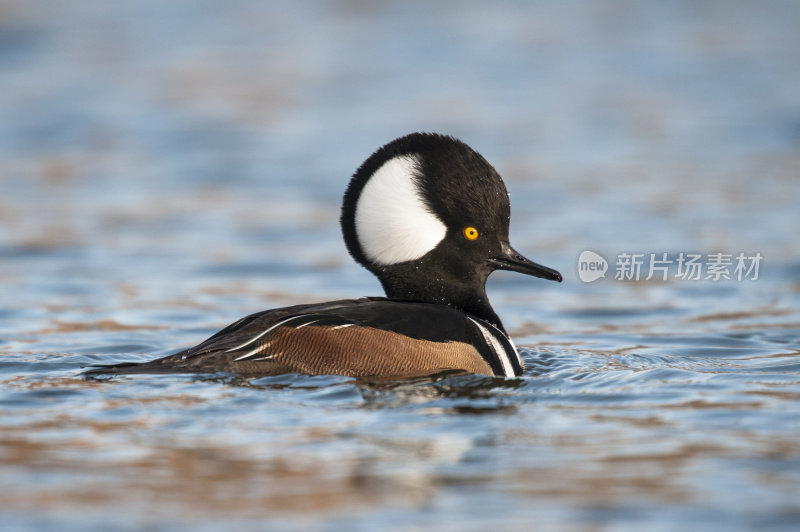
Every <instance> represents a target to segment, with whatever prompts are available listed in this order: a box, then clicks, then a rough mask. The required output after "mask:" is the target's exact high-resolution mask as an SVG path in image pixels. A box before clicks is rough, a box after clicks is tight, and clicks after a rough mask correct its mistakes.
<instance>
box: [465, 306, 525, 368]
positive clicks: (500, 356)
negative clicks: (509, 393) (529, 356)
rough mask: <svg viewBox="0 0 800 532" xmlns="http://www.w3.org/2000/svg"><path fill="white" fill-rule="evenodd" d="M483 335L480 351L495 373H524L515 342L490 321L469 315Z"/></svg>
mask: <svg viewBox="0 0 800 532" xmlns="http://www.w3.org/2000/svg"><path fill="white" fill-rule="evenodd" d="M467 319H468V320H469V321H470V322H472V324H473V325H474V326H475V328H476V329H477V330H478V331H479V332H480V334H481V336H482V337H483V346H481V347H482V348H479V349H478V351H479V352H480V353H481V355H482V356H483V358H484V359H485V360H486V361H487V362H488V363H489V365H490V366H491V367H492V371H494V373H495V375H498V376H503V377H519V376H520V375H522V369H523V367H524V366H523V364H522V359H521V358H520V356H519V353H518V352H517V348H516V346H514V342H513V341H511V338H509V337H508V336H506V335H505V334H504V333H503V331H501V330H500V329H498V328H497V327H495V326H494V325H492V324H491V323H489V322H486V321H483V320H481V319H478V318H473V317H472V316H467Z"/></svg>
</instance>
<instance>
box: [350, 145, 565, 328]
mask: <svg viewBox="0 0 800 532" xmlns="http://www.w3.org/2000/svg"><path fill="white" fill-rule="evenodd" d="M510 217H511V207H510V204H509V201H508V193H507V192H506V188H505V185H504V184H503V180H502V179H501V178H500V176H499V175H498V173H497V171H495V169H494V168H493V167H492V166H491V165H490V164H489V163H488V162H487V161H486V159H484V158H483V157H482V156H481V155H480V154H479V153H477V152H476V151H474V150H473V149H472V148H470V147H469V146H467V145H466V144H464V143H463V142H461V141H459V140H457V139H454V138H452V137H449V136H444V135H438V134H429V133H413V134H411V135H407V136H405V137H402V138H399V139H396V140H393V141H392V142H390V143H388V144H386V145H385V146H383V147H382V148H380V149H378V150H377V151H376V152H375V153H373V154H372V155H371V156H370V157H369V158H368V159H367V160H366V161H365V162H364V163H363V164H362V165H361V167H360V168H359V169H358V170H357V171H356V173H355V174H354V175H353V178H352V180H351V181H350V184H349V186H348V187H347V191H346V192H345V195H344V201H343V204H342V215H341V224H342V232H343V234H344V240H345V243H346V245H347V249H348V251H349V252H350V254H351V255H352V256H353V258H354V259H355V260H356V261H358V262H359V263H360V264H361V265H363V266H364V267H365V268H367V269H368V270H369V271H371V272H372V273H374V274H375V275H376V276H377V277H378V279H380V281H381V284H382V285H383V288H384V290H385V291H386V296H387V297H389V298H391V299H401V300H413V301H424V302H431V303H441V304H446V305H449V306H452V307H455V308H458V309H461V310H463V311H465V312H468V313H470V314H474V315H476V316H477V317H479V318H482V319H485V320H487V321H489V322H491V323H493V324H494V325H497V326H498V327H501V328H502V325H501V324H500V320H499V319H498V318H497V315H496V314H495V313H494V311H493V310H492V308H491V306H490V305H489V301H488V299H487V298H486V290H485V285H486V278H487V277H488V276H489V274H490V273H492V272H493V271H495V270H511V271H515V272H519V273H524V274H527V275H532V276H534V277H540V278H542V279H549V280H552V281H559V282H560V281H561V274H560V273H558V272H557V271H555V270H553V269H550V268H547V267H545V266H542V265H540V264H536V263H535V262H532V261H530V260H528V259H526V258H525V257H524V256H522V255H521V254H519V253H517V252H516V251H515V250H514V248H512V247H511V245H510V244H509V241H508V224H509V220H510Z"/></svg>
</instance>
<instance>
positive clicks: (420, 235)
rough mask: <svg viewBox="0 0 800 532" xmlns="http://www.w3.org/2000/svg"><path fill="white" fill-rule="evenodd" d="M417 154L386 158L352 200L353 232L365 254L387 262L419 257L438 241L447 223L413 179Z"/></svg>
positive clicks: (443, 234)
mask: <svg viewBox="0 0 800 532" xmlns="http://www.w3.org/2000/svg"><path fill="white" fill-rule="evenodd" d="M416 165H417V158H416V157H414V156H412V155H405V156H400V157H395V158H393V159H389V160H388V161H386V162H385V163H384V164H383V166H381V167H380V168H379V169H378V170H377V171H376V172H375V173H374V174H373V175H372V177H371V178H370V179H369V181H367V183H366V185H364V188H363V190H362V191H361V195H360V196H359V198H358V201H357V202H356V214H355V225H356V235H357V236H358V242H359V243H360V244H361V248H362V249H363V250H364V254H365V255H366V256H367V258H368V259H369V260H371V261H373V262H375V263H376V264H380V265H389V264H396V263H398V262H405V261H409V260H414V259H418V258H420V257H422V256H423V255H425V254H426V253H427V252H429V251H430V250H432V249H433V248H435V247H436V246H437V244H439V242H441V241H442V239H443V238H444V237H445V235H446V234H447V227H446V226H445V225H444V223H442V221H441V220H440V219H439V218H438V217H437V216H436V215H435V214H433V213H432V212H431V211H430V210H429V209H428V207H427V206H426V205H425V202H424V201H423V200H422V197H421V194H422V193H421V192H420V190H419V188H418V186H417V184H416V183H415V182H414V171H415V167H416Z"/></svg>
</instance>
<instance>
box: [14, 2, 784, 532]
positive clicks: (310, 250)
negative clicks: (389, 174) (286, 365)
mask: <svg viewBox="0 0 800 532" xmlns="http://www.w3.org/2000/svg"><path fill="white" fill-rule="evenodd" d="M279 4H280V3H279ZM798 9H799V8H798V6H797V5H796V4H795V3H792V2H769V3H767V4H759V5H757V6H756V5H750V4H749V3H746V2H741V3H739V2H728V3H726V4H725V5H724V6H710V5H709V6H697V5H696V4H695V3H693V2H671V3H669V4H663V5H662V4H661V3H658V4H656V3H653V4H647V5H641V4H639V3H627V2H599V3H598V2H578V3H566V4H558V5H553V6H543V5H532V4H531V5H528V3H524V2H522V3H514V2H511V3H499V4H498V3H494V4H492V5H488V4H487V5H482V4H481V5H470V6H469V8H466V7H464V6H462V5H461V4H459V8H458V9H454V6H453V5H451V4H449V3H443V4H436V5H435V6H429V5H427V4H425V3H420V4H416V3H413V2H411V3H408V2H406V3H402V4H396V3H381V2H378V3H372V4H369V5H367V4H363V3H349V2H339V3H334V4H330V3H319V5H315V6H314V9H311V8H310V7H309V5H308V4H302V5H300V4H297V5H295V4H286V5H282V4H281V5H276V4H275V3H262V2H249V1H244V2H236V3H221V4H219V5H217V4H211V3H201V4H198V3H196V2H169V3H166V4H165V3H159V2H138V3H136V4H135V5H130V6H123V5H122V4H119V5H117V4H108V3H106V2H93V1H87V2H80V3H73V4H70V5H69V6H67V4H64V5H62V6H54V5H50V3H46V2H43V3H37V2H26V3H15V2H6V3H0V86H2V88H3V90H2V96H0V117H2V119H0V186H2V191H3V194H2V195H0V262H2V264H1V265H0V290H1V291H2V292H0V295H1V296H2V297H0V489H2V492H3V493H4V495H3V497H2V498H0V516H1V517H2V521H3V523H4V524H7V526H9V527H11V528H13V529H26V528H27V529H53V528H58V529H60V530H108V529H132V530H138V529H141V528H152V529H155V530H162V529H163V530H170V529H183V528H185V527H186V526H187V525H190V526H192V527H193V528H197V529H201V530H202V529H209V530H212V529H213V530H218V529H220V528H232V529H253V530H262V529H264V527H265V526H268V528H271V529H287V530H297V529H314V530H317V529H335V528H343V529H356V530H358V529H366V528H381V529H402V530H407V529H423V528H424V529H427V528H433V527H436V528H437V529H443V530H449V529H452V530H464V529H467V530H470V529H475V530H477V529H486V528H488V527H493V528H498V527H499V528H502V529H504V530H505V529H508V530H530V529H531V526H532V524H534V523H535V525H536V527H537V528H541V529H554V530H564V529H605V528H609V529H636V530H638V529H642V528H653V529H670V530H673V529H676V528H679V527H681V526H686V527H690V528H700V527H702V528H711V529H718V530H732V529H745V528H746V529H787V530H790V529H791V530H794V529H796V528H797V525H798V523H800V504H798V502H797V501H800V443H798V442H800V416H798V412H800V283H798V278H799V277H798V274H800V262H798V257H800V241H798V239H797V228H798V218H797V213H796V210H797V209H796V205H797V204H798V203H800V187H798V186H797V179H796V178H797V175H798V170H799V169H800V128H799V127H798V124H800V107H798V102H800V93H798V87H800V62H799V61H800V55H798V54H797V52H796V50H798V49H800V42H798V41H799V40H800V37H799V36H800V34H799V33H798V32H797V26H798V24H797V21H798V20H800V11H799V10H798ZM412 30H413V31H412ZM420 129H422V130H438V131H443V132H449V133H453V134H456V135H458V136H460V137H462V138H464V140H466V141H467V142H468V143H470V144H472V145H474V147H475V148H476V149H478V150H479V151H481V152H482V153H483V154H484V155H485V156H486V157H487V158H488V159H489V160H490V161H491V162H492V163H493V164H494V165H495V166H496V167H497V168H498V170H499V171H500V173H501V174H502V175H503V176H504V177H505V179H506V182H507V185H508V188H509V190H510V192H511V202H512V212H513V220H512V228H511V230H512V233H513V234H512V239H513V240H514V241H515V242H516V244H515V245H516V246H517V247H518V248H519V249H520V251H522V252H524V253H525V254H526V255H527V256H530V257H532V258H534V259H536V260H537V261H540V262H542V263H544V264H548V265H552V266H553V267H556V268H557V269H559V270H561V271H562V273H564V274H565V278H566V280H565V283H563V284H562V285H557V286H551V285H550V284H548V283H545V282H538V281H536V280H531V279H520V278H519V277H518V276H514V275H513V274H504V273H498V274H495V275H493V276H492V279H490V282H489V287H488V291H489V293H490V296H491V297H492V301H493V303H494V305H495V307H496V309H497V311H498V314H500V315H501V317H502V318H503V320H504V322H505V324H506V326H507V328H508V329H509V330H510V331H511V333H512V336H513V337H514V339H515V341H516V343H517V345H519V346H521V347H522V349H521V350H522V354H523V357H524V359H525V363H526V370H525V374H524V375H523V376H522V377H521V378H518V379H495V378H489V377H484V376H474V375H454V374H450V375H440V376H438V377H437V378H434V379H414V380H406V381H391V380H389V381H383V380H372V381H356V380H353V379H347V378H342V377H307V376H300V375H284V376H278V377H269V378H263V379H251V380H246V379H241V378H237V377H233V376H230V375H212V376H192V375H161V376H152V375H146V376H129V377H115V378H111V379H84V378H82V377H80V371H81V368H82V367H84V366H87V365H90V364H94V363H113V362H119V361H127V360H147V359H150V358H153V357H156V356H162V355H165V354H168V353H171V352H174V351H175V350H177V349H180V348H183V347H187V346H190V345H194V344H196V343H197V342H198V341H200V340H202V339H204V338H206V337H207V336H209V335H210V334H212V333H213V332H216V331H217V330H218V329H219V328H220V327H222V326H224V325H226V324H228V323H230V322H232V321H234V320H236V319H237V318H239V317H241V316H243V315H245V314H248V313H250V312H254V311H257V310H261V309H265V308H270V307H275V306H282V305H289V304H294V303H300V302H310V301H321V300H326V299H334V298H338V297H353V296H361V295H375V294H378V293H379V285H378V283H377V282H376V281H375V280H374V279H372V278H371V277H370V276H369V275H368V274H367V273H365V272H363V271H362V270H361V269H360V268H358V267H357V266H355V265H354V264H353V263H352V261H351V260H350V258H349V257H348V256H347V254H346V251H345V250H344V246H343V244H342V243H341V238H340V236H339V232H338V227H337V225H336V223H337V218H338V205H339V199H340V195H341V193H342V190H343V187H344V185H345V183H346V182H347V179H348V176H349V175H350V174H351V173H352V172H353V170H354V169H355V167H356V166H357V165H358V164H359V163H360V162H361V161H362V160H363V159H364V158H365V157H366V156H367V155H368V154H369V153H370V152H371V151H372V150H373V149H375V148H376V147H377V146H378V145H379V144H381V143H383V142H385V141H388V140H390V139H391V138H393V137H396V136H398V135H400V134H403V133H407V132H410V131H412V130H420ZM586 249H592V250H595V251H597V252H598V253H600V254H602V255H603V256H605V257H614V256H616V255H617V254H619V253H620V252H640V253H670V254H675V253H678V252H681V251H684V252H697V253H704V254H708V253H716V252H726V253H733V254H736V253H739V252H745V253H747V254H754V253H756V252H760V253H761V254H762V255H763V257H764V262H763V263H762V270H761V272H760V277H759V279H758V281H754V282H736V281H720V282H710V281H696V282H695V281H681V280H675V279H672V280H670V281H667V282H658V283H656V282H619V281H613V280H612V279H610V278H607V279H605V280H600V281H597V282H595V283H591V284H585V283H582V282H580V280H579V279H578V277H577V258H578V256H579V254H580V252H581V251H582V250H586ZM610 277H613V276H610Z"/></svg>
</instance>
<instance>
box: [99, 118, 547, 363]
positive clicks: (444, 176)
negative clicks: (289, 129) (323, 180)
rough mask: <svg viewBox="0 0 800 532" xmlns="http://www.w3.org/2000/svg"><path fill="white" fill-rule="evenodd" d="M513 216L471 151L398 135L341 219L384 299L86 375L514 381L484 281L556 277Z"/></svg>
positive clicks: (330, 308) (270, 321) (307, 308)
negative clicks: (522, 244)
mask: <svg viewBox="0 0 800 532" xmlns="http://www.w3.org/2000/svg"><path fill="white" fill-rule="evenodd" d="M510 216H511V208H510V205H509V201H508V193H507V192H506V188H505V185H504V184H503V180H502V179H501V178H500V176H499V175H498V173H497V172H496V171H495V169H494V168H493V167H492V166H491V165H490V164H489V163H488V162H487V161H486V160H485V159H484V158H483V157H482V156H481V155H480V154H478V153H477V152H475V151H474V150H472V149H471V148H470V147H469V146H467V145H466V144H464V143H463V142H461V141H459V140H456V139H454V138H452V137H449V136H443V135H438V134H430V133H413V134H411V135H407V136H405V137H402V138H399V139H396V140H394V141H392V142H390V143H389V144H386V145H385V146H383V147H382V148H380V149H379V150H377V151H376V152H375V153H373V154H372V155H371V156H370V157H369V158H368V159H367V160H366V161H365V162H364V163H363V164H362V165H361V167H360V168H359V169H358V170H357V171H356V173H355V174H354V175H353V178H352V180H351V181H350V184H349V186H348V187H347V190H346V192H345V194H344V202H343V204H342V213H341V226H342V233H343V235H344V241H345V244H346V245H347V249H348V251H349V252H350V254H351V255H352V256H353V258H354V259H355V260H356V261H357V262H359V263H360V264H361V265H362V266H364V267H365V268H367V269H368V270H369V271H371V272H372V273H373V274H375V275H376V276H377V277H378V279H379V280H380V282H381V284H382V285H383V289H384V291H385V292H386V297H385V298H378V297H371V298H364V299H355V300H341V301H331V302H327V303H315V304H308V305H297V306H292V307H284V308H279V309H274V310H267V311H264V312H259V313H257V314H252V315H250V316H247V317H245V318H242V319H241V320H239V321H237V322H236V323H233V324H231V325H229V326H228V327H226V328H225V329H223V330H221V331H220V332H218V333H217V334H215V335H214V336H212V337H211V338H209V339H208V340H206V341H205V342H203V343H201V344H199V345H197V346H195V347H192V348H190V349H187V350H185V351H181V352H179V353H176V354H174V355H170V356H167V357H164V358H160V359H157V360H153V361H150V362H144V363H123V364H116V365H110V366H99V367H96V368H94V369H91V370H89V371H88V372H87V373H88V374H115V373H151V372H159V373H160V372H183V373H214V372H231V373H237V374H247V375H275V374H281V373H304V374H310V375H323V374H335V375H347V376H353V377H376V376H377V377H404V376H422V375H431V374H435V373H439V372H442V371H446V370H460V371H463V372H470V373H482V374H486V375H496V376H505V377H513V376H519V375H521V374H522V369H523V364H522V359H521V358H520V356H519V354H518V353H517V350H516V348H515V347H514V343H513V342H512V341H511V339H510V338H509V337H508V335H507V334H506V331H505V329H504V328H503V325H502V323H501V322H500V319H499V318H498V317H497V314H495V312H494V310H493V309H492V307H491V305H490V304H489V300H488V299H487V297H486V290H485V284H486V278H487V277H488V276H489V274H490V273H492V272H493V271H494V270H511V271H515V272H520V273H524V274H527V275H533V276H535V277H540V278H543V279H550V280H553V281H559V282H560V281H561V274H560V273H558V272H557V271H555V270H552V269H550V268H547V267H545V266H541V265H539V264H536V263H534V262H531V261H530V260H528V259H526V258H525V257H523V256H522V255H520V254H519V253H517V252H516V251H514V249H513V248H512V247H511V246H510V245H509V243H508V224H509V219H510Z"/></svg>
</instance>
